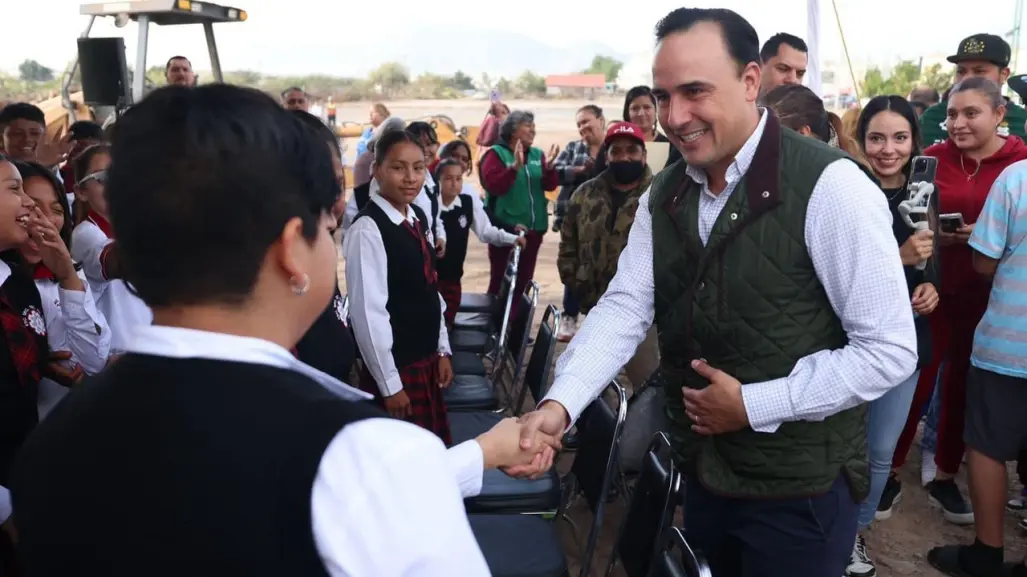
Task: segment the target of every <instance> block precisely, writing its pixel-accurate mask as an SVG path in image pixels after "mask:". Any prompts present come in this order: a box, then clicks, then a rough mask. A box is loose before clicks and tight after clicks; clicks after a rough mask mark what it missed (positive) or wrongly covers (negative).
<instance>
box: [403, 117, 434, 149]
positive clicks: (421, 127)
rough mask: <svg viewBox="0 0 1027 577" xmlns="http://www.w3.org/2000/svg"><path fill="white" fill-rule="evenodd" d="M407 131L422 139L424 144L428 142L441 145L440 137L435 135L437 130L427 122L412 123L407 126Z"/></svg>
mask: <svg viewBox="0 0 1027 577" xmlns="http://www.w3.org/2000/svg"><path fill="white" fill-rule="evenodd" d="M406 130H407V132H409V133H410V134H413V135H414V136H416V137H418V138H421V139H422V142H424V141H425V140H426V141H427V143H428V144H438V143H439V137H438V135H437V134H436V133H435V129H434V128H432V126H431V124H428V123H427V122H424V121H421V120H418V121H416V122H411V123H410V124H409V125H408V126H407V128H406Z"/></svg>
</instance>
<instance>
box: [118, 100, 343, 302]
mask: <svg viewBox="0 0 1027 577" xmlns="http://www.w3.org/2000/svg"><path fill="white" fill-rule="evenodd" d="M111 157H112V158H113V159H114V160H113V162H112V163H111V167H110V169H109V170H108V178H107V202H108V205H109V207H110V214H111V223H112V225H113V226H114V232H115V236H116V237H117V239H118V251H119V256H120V257H121V261H122V266H123V267H124V269H125V278H126V280H127V281H129V282H130V283H132V285H133V286H134V287H135V290H136V291H137V292H138V294H139V296H140V297H141V298H142V299H143V301H145V302H146V304H148V305H150V306H151V307H167V306H172V305H196V304H204V303H225V304H229V305H233V304H239V303H242V302H243V301H245V300H246V298H247V297H248V296H249V295H250V293H251V292H252V290H253V287H254V284H255V283H256V281H257V276H258V274H259V273H260V270H261V267H262V266H263V263H264V259H265V255H266V254H267V251H268V248H269V247H270V246H271V245H272V244H273V243H274V242H275V241H277V240H278V238H279V236H280V235H281V233H282V229H283V227H284V226H285V224H286V223H287V222H288V221H289V220H290V219H293V218H297V217H298V218H300V219H301V220H302V223H303V227H302V230H303V235H304V236H305V237H306V238H307V239H308V240H310V241H311V242H313V241H314V239H316V238H317V236H318V233H319V227H320V221H321V218H322V216H323V215H324V214H326V213H328V212H330V211H331V208H332V205H333V204H334V203H335V200H336V197H337V196H338V194H339V185H338V183H337V182H336V178H335V171H334V170H333V169H332V160H331V153H330V152H329V151H328V148H327V147H326V146H325V143H324V141H322V140H321V138H319V137H318V136H317V135H316V134H314V132H313V131H311V130H310V129H309V128H307V127H306V126H305V125H304V124H303V123H301V122H300V121H299V120H297V118H296V116H295V115H294V114H290V113H289V112H288V111H286V110H285V109H284V108H282V107H281V106H279V105H278V103H277V102H276V101H275V100H273V99H272V98H271V97H270V96H268V95H267V94H265V93H263V92H260V91H257V90H253V89H249V88H243V87H239V86H232V85H228V84H207V85H203V86H200V87H198V88H186V87H179V86H168V87H164V88H159V89H157V90H155V91H154V92H152V93H151V94H150V95H149V96H147V97H146V98H145V99H144V100H143V101H142V102H140V103H139V104H137V105H135V106H134V107H132V108H131V109H129V110H128V112H126V113H125V115H124V116H122V117H121V118H120V119H119V120H118V131H117V132H116V133H115V135H114V142H113V143H112V145H111Z"/></svg>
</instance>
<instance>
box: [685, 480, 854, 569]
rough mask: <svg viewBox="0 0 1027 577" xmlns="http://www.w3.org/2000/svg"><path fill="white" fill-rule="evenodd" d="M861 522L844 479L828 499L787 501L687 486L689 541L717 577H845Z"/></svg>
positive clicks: (837, 482) (689, 483)
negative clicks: (858, 525) (858, 524)
mask: <svg viewBox="0 0 1027 577" xmlns="http://www.w3.org/2000/svg"><path fill="white" fill-rule="evenodd" d="M858 520H859V503H856V502H855V501H854V499H853V498H852V493H851V492H850V491H849V484H848V481H846V480H845V478H844V477H841V476H839V477H838V479H837V480H835V482H834V485H832V486H831V490H830V491H828V492H827V493H826V494H824V495H818V496H814V497H797V498H786V499H739V498H731V497H722V496H719V495H714V494H713V493H711V492H710V491H709V490H708V489H706V488H705V487H703V486H702V484H701V483H700V482H699V481H698V480H696V479H695V478H694V477H690V478H689V479H688V480H687V481H686V482H685V495H684V521H685V537H686V538H687V539H688V543H689V545H691V546H692V547H693V548H695V549H698V550H700V551H701V552H702V553H703V554H704V555H705V556H706V559H707V560H708V561H709V563H710V569H711V570H712V573H713V575H714V576H715V577H798V576H801V577H841V576H842V575H845V567H846V566H847V565H848V561H849V555H850V554H851V553H852V546H853V543H855V541H856V525H857V522H858Z"/></svg>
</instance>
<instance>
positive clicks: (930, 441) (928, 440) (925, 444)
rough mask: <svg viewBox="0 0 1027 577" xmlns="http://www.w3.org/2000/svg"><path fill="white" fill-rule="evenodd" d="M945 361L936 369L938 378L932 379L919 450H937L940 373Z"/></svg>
mask: <svg viewBox="0 0 1027 577" xmlns="http://www.w3.org/2000/svg"><path fill="white" fill-rule="evenodd" d="M944 370H945V363H942V364H941V367H940V368H939V369H938V378H937V379H935V380H934V392H933V393H932V394H931V402H930V403H929V404H928V405H927V409H926V411H927V420H925V421H924V433H923V435H921V437H920V452H921V453H923V452H925V451H926V452H929V453H937V452H938V417H939V415H941V375H942V374H944V373H943V371H944Z"/></svg>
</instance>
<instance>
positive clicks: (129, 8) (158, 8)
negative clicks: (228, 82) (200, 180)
mask: <svg viewBox="0 0 1027 577" xmlns="http://www.w3.org/2000/svg"><path fill="white" fill-rule="evenodd" d="M80 12H81V13H82V14H83V15H85V16H89V23H88V24H87V25H86V29H85V31H84V32H83V33H82V36H81V37H82V38H88V37H89V32H90V31H91V30H92V28H93V23H94V22H96V19H97V18H102V17H108V18H114V19H115V25H116V26H117V27H119V28H120V27H123V26H125V25H127V24H128V22H129V21H130V20H134V21H136V22H137V23H138V24H139V31H138V39H137V42H136V57H135V62H134V64H133V70H134V74H133V75H132V101H133V102H139V101H140V100H142V98H143V96H144V95H145V91H146V49H147V46H148V44H149V37H150V24H156V25H157V26H179V25H183V24H199V25H202V26H203V31H204V34H205V35H206V37H207V52H208V53H209V54H210V67H211V72H212V73H213V75H214V80H216V81H217V82H223V77H222V75H221V60H220V59H219V58H218V48H217V43H216V42H215V41H214V24H216V23H219V22H245V21H246V11H245V10H241V9H239V8H232V7H229V6H221V5H219V4H214V3H211V2H198V1H195V0H131V1H123V2H102V3H95V4H85V5H83V6H82V8H81V10H80ZM76 68H78V59H77V58H76V60H75V63H74V64H72V68H71V70H70V71H69V73H68V74H67V75H66V76H65V78H64V83H63V85H62V87H61V96H62V100H63V104H64V108H65V109H66V110H68V113H69V114H70V115H71V116H72V118H71V120H72V121H74V120H75V118H74V116H75V112H76V109H77V107H76V104H75V103H74V102H72V98H71V95H70V94H69V91H70V86H71V78H72V76H74V74H75V70H76Z"/></svg>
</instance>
